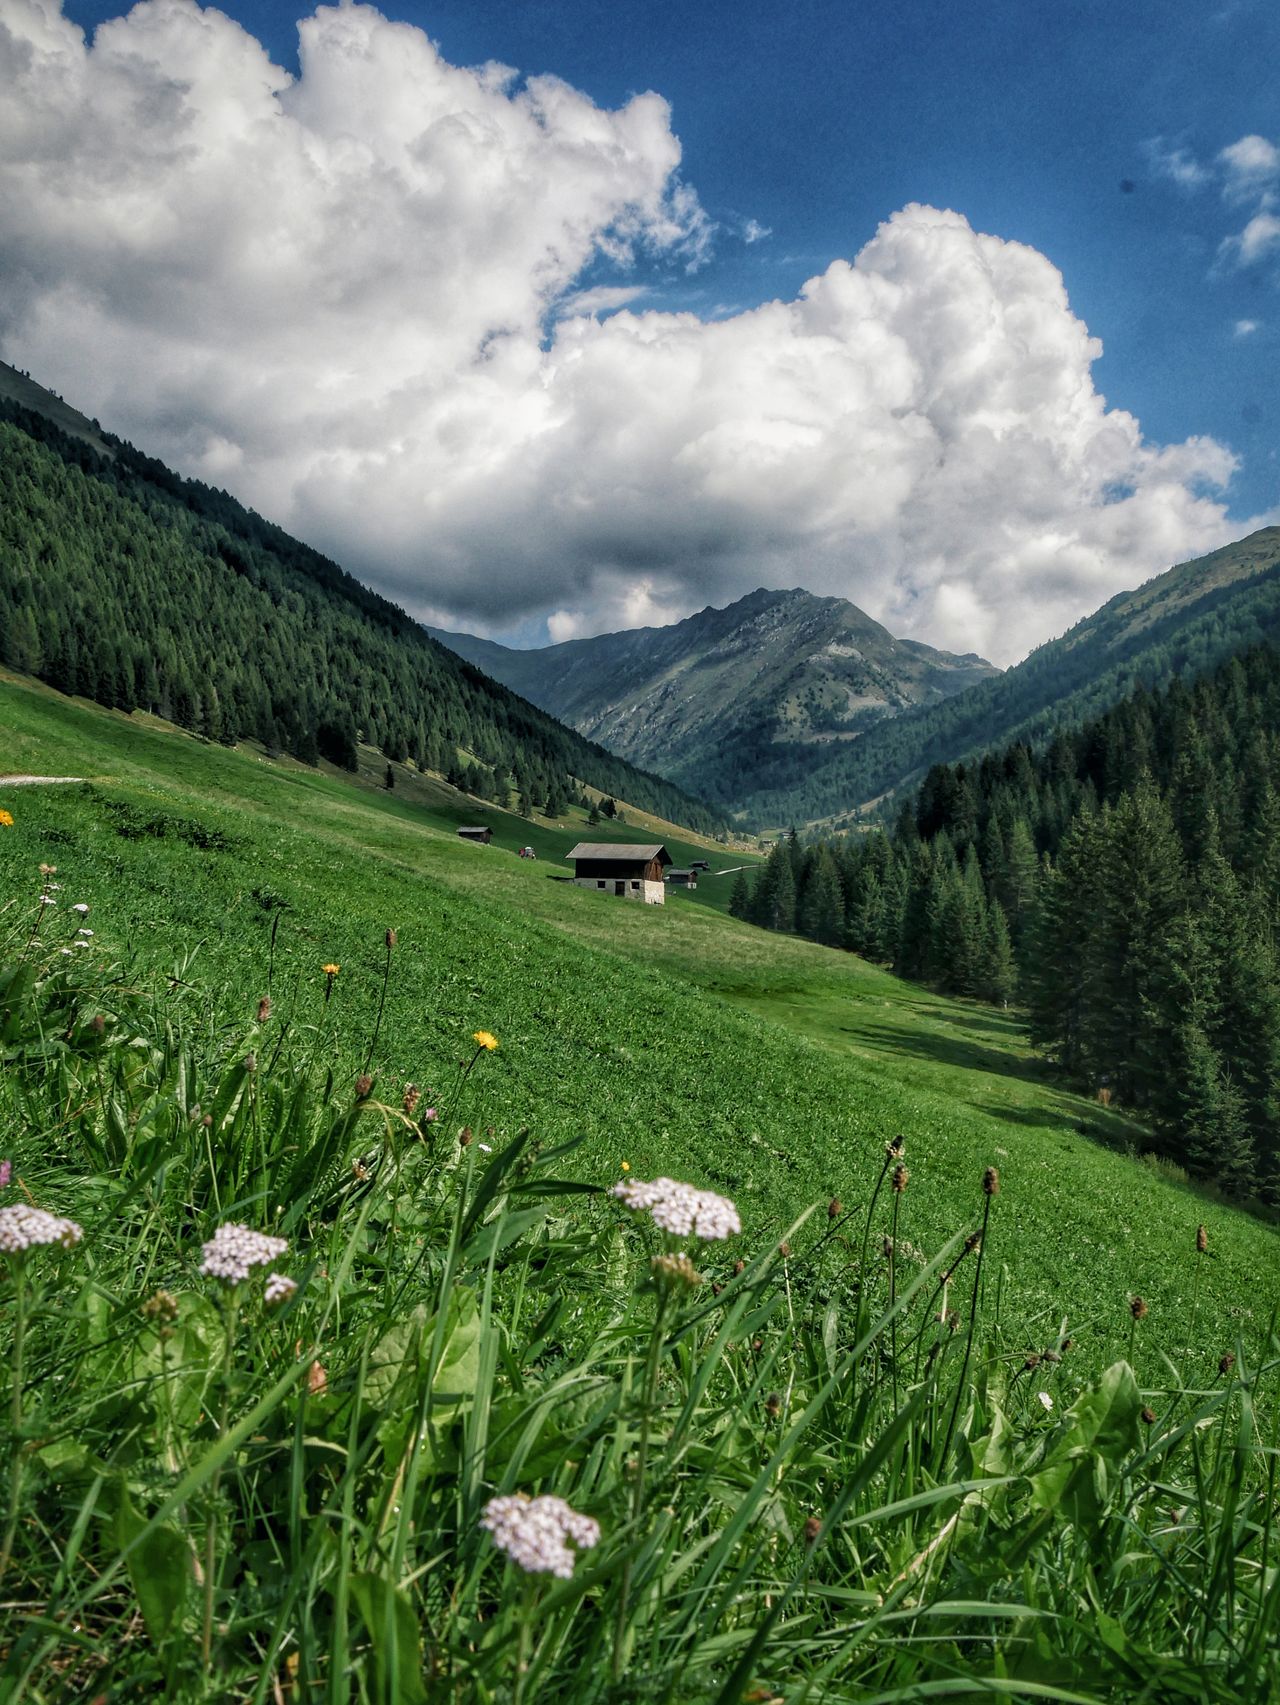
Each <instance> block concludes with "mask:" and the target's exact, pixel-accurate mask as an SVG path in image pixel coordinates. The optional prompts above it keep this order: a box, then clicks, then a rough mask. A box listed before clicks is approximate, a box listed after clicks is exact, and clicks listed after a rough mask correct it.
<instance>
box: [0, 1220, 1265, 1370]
mask: <svg viewBox="0 0 1280 1705" xmlns="http://www.w3.org/2000/svg"><path fill="white" fill-rule="evenodd" d="M7 1211H8V1210H7V1209H5V1208H0V1213H6V1212H7ZM1235 1365H1236V1359H1235V1356H1234V1355H1232V1353H1231V1351H1230V1350H1228V1351H1227V1353H1226V1355H1225V1356H1223V1357H1222V1358H1221V1360H1220V1361H1219V1362H1218V1372H1219V1373H1221V1374H1228V1373H1230V1372H1231V1370H1232V1368H1233V1367H1234V1366H1235Z"/></svg>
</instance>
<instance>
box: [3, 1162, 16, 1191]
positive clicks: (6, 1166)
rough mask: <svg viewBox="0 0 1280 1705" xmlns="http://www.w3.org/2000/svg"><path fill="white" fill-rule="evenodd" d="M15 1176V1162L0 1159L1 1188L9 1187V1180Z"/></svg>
mask: <svg viewBox="0 0 1280 1705" xmlns="http://www.w3.org/2000/svg"><path fill="white" fill-rule="evenodd" d="M12 1177H13V1162H12V1161H11V1160H0V1190H7V1189H8V1188H9V1180H10V1179H11V1178H12Z"/></svg>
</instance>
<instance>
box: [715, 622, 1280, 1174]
mask: <svg viewBox="0 0 1280 1705" xmlns="http://www.w3.org/2000/svg"><path fill="white" fill-rule="evenodd" d="M732 910H733V911H734V912H735V914H736V915H737V916H739V917H745V918H747V919H749V920H750V921H752V922H755V923H757V924H761V925H763V926H764V927H766V928H772V929H784V930H794V931H796V932H797V933H799V934H802V935H806V936H808V937H810V938H811V939H813V940H815V941H821V942H826V943H827V944H829V945H832V946H841V947H846V948H849V949H852V950H853V951H855V952H857V953H860V954H863V955H864V956H865V957H867V958H869V959H872V960H876V961H879V962H881V963H885V964H888V965H891V966H892V967H893V969H894V970H895V971H897V972H899V973H900V974H901V975H903V976H907V977H912V978H917V979H920V980H923V981H926V982H929V983H932V984H934V985H936V986H938V987H940V988H943V989H945V990H947V991H949V992H953V993H956V994H962V995H969V996H974V997H977V998H979V999H984V1000H988V1001H994V1002H1008V1001H1010V1000H1012V999H1014V998H1015V997H1016V998H1017V999H1018V1000H1019V1001H1020V1002H1021V1003H1023V1004H1024V1005H1025V1007H1026V1009H1027V1012H1028V1023H1029V1026H1030V1032H1031V1037H1032V1040H1033V1042H1034V1043H1035V1044H1036V1045H1037V1046H1038V1047H1040V1048H1041V1049H1043V1050H1044V1051H1045V1053H1046V1054H1047V1055H1048V1056H1049V1057H1050V1058H1051V1059H1052V1060H1053V1061H1054V1062H1056V1064H1057V1065H1058V1066H1059V1067H1060V1068H1061V1070H1062V1071H1063V1072H1064V1073H1066V1074H1067V1075H1069V1077H1070V1078H1071V1079H1072V1080H1073V1081H1074V1082H1076V1083H1078V1084H1080V1085H1081V1086H1082V1087H1085V1088H1087V1089H1088V1090H1089V1091H1090V1092H1093V1093H1100V1094H1101V1096H1102V1098H1103V1099H1106V1100H1111V1101H1114V1102H1115V1103H1116V1104H1119V1105H1122V1106H1124V1107H1125V1108H1127V1109H1129V1110H1131V1111H1134V1112H1136V1113H1138V1114H1140V1115H1141V1116H1142V1117H1143V1118H1145V1119H1146V1120H1147V1121H1148V1122H1149V1125H1150V1128H1151V1131H1152V1135H1153V1141H1154V1144H1155V1146H1156V1147H1157V1149H1158V1151H1159V1152H1161V1153H1164V1154H1166V1155H1168V1156H1169V1157H1170V1158H1172V1159H1175V1160H1176V1161H1178V1162H1179V1163H1180V1164H1182V1165H1184V1166H1186V1167H1187V1168H1189V1169H1190V1170H1192V1171H1194V1172H1196V1173H1198V1174H1202V1175H1211V1176H1213V1177H1215V1178H1216V1179H1217V1180H1218V1181H1219V1182H1220V1183H1221V1184H1222V1185H1223V1187H1224V1188H1227V1189H1229V1190H1232V1191H1234V1192H1236V1193H1238V1194H1243V1195H1252V1196H1256V1197H1258V1198H1260V1199H1262V1200H1265V1201H1268V1202H1270V1203H1271V1204H1273V1205H1280V959H1278V956H1277V945H1276V927H1277V922H1278V921H1280V650H1277V649H1276V648H1275V647H1273V646H1271V645H1262V646H1257V647H1254V648H1252V649H1250V650H1249V651H1247V652H1246V653H1244V654H1243V655H1241V656H1238V657H1234V658H1232V659H1231V660H1230V661H1228V662H1226V663H1224V664H1222V665H1220V667H1219V668H1218V669H1217V670H1215V671H1214V672H1213V673H1212V674H1210V675H1207V676H1204V677H1202V678H1201V679H1199V680H1198V681H1196V682H1194V683H1193V684H1188V683H1187V682H1185V681H1184V680H1183V679H1182V678H1180V677H1179V678H1175V679H1174V680H1173V681H1171V682H1170V683H1169V685H1168V686H1167V687H1166V688H1164V689H1163V690H1162V691H1160V692H1151V691H1148V690H1147V689H1146V688H1139V690H1138V691H1136V692H1135V693H1133V694H1131V695H1130V696H1129V697H1128V698H1126V699H1125V700H1123V701H1122V702H1121V703H1119V704H1118V705H1116V706H1115V707H1114V708H1113V709H1111V710H1110V711H1108V712H1107V713H1106V714H1105V715H1103V716H1100V717H1097V718H1095V719H1093V720H1092V721H1090V722H1088V723H1087V724H1085V725H1084V726H1083V727H1080V728H1078V729H1076V730H1071V731H1060V732H1058V733H1057V734H1055V735H1054V736H1053V738H1052V739H1050V740H1049V741H1048V742H1047V743H1046V744H1045V745H1043V746H1042V747H1039V748H1033V747H1032V746H1030V745H1028V744H1026V743H1025V742H1015V743H1014V744H1012V745H1010V746H1008V747H1007V748H1005V749H1004V750H1003V751H999V752H993V753H990V754H988V755H987V756H985V757H983V758H982V759H981V760H980V761H979V762H977V763H971V764H953V765H936V766H935V767H934V768H932V769H931V770H930V771H929V773H928V775H927V776H926V778H925V780H924V782H923V784H922V786H921V787H920V789H919V792H918V793H917V794H916V796H915V798H914V799H913V800H912V801H910V802H909V803H908V804H907V805H905V806H904V807H903V808H902V809H901V811H900V813H899V815H898V817H897V820H896V822H895V823H894V825H893V826H892V828H887V829H882V830H876V831H874V832H871V833H867V834H865V835H862V836H860V837H857V838H848V839H843V840H835V841H829V842H823V843H818V844H813V845H808V846H805V845H802V844H801V843H800V842H799V841H798V839H797V838H796V837H795V836H794V834H793V835H791V836H789V837H787V838H786V839H785V840H783V841H782V842H780V843H779V844H778V845H777V846H776V847H775V848H774V850H773V851H772V852H771V854H770V856H769V859H768V860H767V862H766V863H765V864H764V865H763V866H762V867H761V869H760V871H759V874H758V877H757V879H756V881H755V882H754V884H752V883H750V882H749V881H748V880H747V879H746V877H745V873H743V875H742V876H740V878H739V883H738V887H737V889H736V890H735V892H734V895H733V900H732Z"/></svg>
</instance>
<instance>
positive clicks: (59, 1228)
mask: <svg viewBox="0 0 1280 1705" xmlns="http://www.w3.org/2000/svg"><path fill="white" fill-rule="evenodd" d="M83 1236H84V1233H83V1231H81V1229H80V1227H79V1226H78V1225H77V1224H76V1222H75V1221H74V1220H64V1219H62V1218H61V1217H60V1216H59V1215H57V1214H49V1213H46V1212H45V1210H44V1209H43V1208H33V1207H31V1206H30V1205H29V1204H28V1203H26V1202H14V1203H12V1204H11V1205H10V1206H9V1207H7V1208H0V1250H3V1252H4V1253H5V1254H6V1255H21V1254H22V1253H23V1252H24V1251H25V1250H28V1249H35V1248H37V1247H38V1246H39V1245H41V1244H50V1243H59V1244H61V1245H62V1247H63V1248H64V1249H74V1248H75V1246H76V1244H77V1243H79V1241H80V1239H81V1238H82V1237H83Z"/></svg>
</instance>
